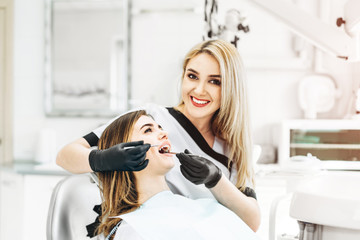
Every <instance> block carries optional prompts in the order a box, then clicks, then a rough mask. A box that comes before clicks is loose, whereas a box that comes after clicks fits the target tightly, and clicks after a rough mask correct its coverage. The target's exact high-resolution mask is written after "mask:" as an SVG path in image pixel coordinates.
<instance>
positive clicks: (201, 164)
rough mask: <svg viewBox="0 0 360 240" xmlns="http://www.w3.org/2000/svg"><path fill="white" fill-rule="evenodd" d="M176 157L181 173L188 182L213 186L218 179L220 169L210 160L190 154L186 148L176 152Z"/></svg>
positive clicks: (208, 186)
mask: <svg viewBox="0 0 360 240" xmlns="http://www.w3.org/2000/svg"><path fill="white" fill-rule="evenodd" d="M176 157H177V158H178V159H179V160H180V163H181V166H180V170H181V173H182V174H183V175H184V177H185V178H187V179H188V180H189V181H190V182H192V183H194V184H196V185H198V184H205V186H206V187H207V188H213V187H215V185H216V184H217V183H218V182H219V181H220V178H221V175H222V173H221V170H220V169H219V168H218V167H217V166H216V165H215V164H214V163H212V162H211V161H210V160H208V159H206V158H203V157H200V156H197V155H194V154H191V153H190V151H189V150H187V149H185V151H184V152H183V153H178V154H176Z"/></svg>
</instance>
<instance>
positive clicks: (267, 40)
mask: <svg viewBox="0 0 360 240" xmlns="http://www.w3.org/2000/svg"><path fill="white" fill-rule="evenodd" d="M199 2H200V3H201V4H199ZM164 3H167V1H165V2H164V1H159V0H157V1H152V2H151V4H150V3H148V1H133V4H134V7H135V8H138V9H140V8H146V9H148V8H154V7H156V8H163V9H169V8H173V6H171V5H170V6H166V4H165V5H164ZM242 3H245V1H243V2H242ZM178 4H184V6H185V7H186V6H187V4H194V5H195V7H196V8H197V9H199V10H198V11H197V12H195V13H186V12H184V13H178V12H176V11H175V12H170V13H164V14H162V15H160V14H156V12H153V13H147V14H138V15H136V13H135V15H134V21H133V29H134V30H133V33H132V38H133V42H132V55H133V62H132V67H131V74H132V80H133V83H132V91H131V95H132V98H133V100H132V103H133V104H134V105H138V104H141V103H143V102H148V101H151V102H156V103H160V104H163V105H173V104H176V102H177V99H178V91H177V89H178V84H179V83H178V81H179V79H180V78H179V75H180V66H181V59H182V56H183V55H184V54H185V52H186V51H187V50H188V49H189V48H190V46H192V45H194V44H195V43H197V42H199V41H200V40H201V34H202V33H201V31H202V24H201V23H200V22H199V21H200V20H201V19H202V10H201V7H202V2H201V1H193V2H192V1H185V2H184V1H178ZM227 6H231V7H237V8H241V7H242V6H243V5H242V4H239V3H238V2H237V1H230V0H227V1H224V5H222V6H221V7H222V8H224V9H225V8H226V7H227ZM310 7H313V6H310ZM248 11H249V24H250V26H254V27H253V28H252V30H251V31H252V32H253V33H254V34H253V35H251V34H248V35H244V36H243V39H242V40H240V41H241V43H242V44H243V45H242V47H241V48H240V52H241V53H242V54H243V58H244V62H245V65H246V66H247V70H248V71H247V73H248V82H249V91H250V106H251V114H252V116H251V117H252V122H253V129H254V140H255V143H259V144H270V145H272V144H274V143H275V142H274V138H276V136H277V134H276V133H274V132H273V130H272V129H273V126H274V125H276V124H278V123H279V122H280V121H281V120H282V119H291V118H301V117H302V111H301V109H300V107H299V105H298V101H297V86H298V83H299V80H300V79H301V77H303V76H304V75H305V74H307V73H309V72H311V66H312V58H311V56H312V55H311V53H312V50H311V49H312V47H311V46H309V45H306V44H305V45H304V46H305V47H304V48H305V50H309V49H310V51H300V52H295V51H294V50H293V47H292V44H293V41H299V39H297V38H294V37H293V35H292V34H290V33H289V31H288V30H287V29H286V28H285V27H284V26H283V25H281V24H278V23H277V22H276V20H274V19H272V18H271V17H270V16H268V15H266V14H258V13H256V14H253V11H256V10H254V7H252V8H249V10H248ZM250 20H251V21H250ZM43 27H44V3H43V0H32V1H26V0H15V31H14V32H15V36H14V39H15V49H14V58H15V59H14V61H15V62H14V106H15V107H14V157H15V159H16V160H33V159H34V158H35V157H36V151H37V150H36V148H37V144H38V137H39V134H40V132H41V130H42V129H44V128H50V129H53V130H55V132H56V133H57V137H56V140H57V141H56V142H57V149H59V148H60V147H61V146H63V145H64V144H66V143H68V142H70V141H72V140H74V139H76V138H78V137H80V136H82V135H84V134H86V133H88V132H89V131H91V130H92V129H93V128H95V127H96V126H98V125H99V124H102V123H104V122H105V121H107V119H99V118H86V119H85V118H55V117H53V118H48V117H46V116H45V115H44V107H43V106H44V103H43V99H44V94H43V90H44V89H43V86H44V84H43V72H44V71H43V70H44V64H43V53H44V40H43V39H44V28H43ZM248 36H249V37H248ZM300 42H301V40H300ZM284 46H285V48H284ZM306 52H309V53H310V54H308V55H306V54H305V56H303V55H304V53H306ZM324 62H325V63H324V65H325V71H329V72H330V73H331V74H333V75H334V77H336V80H337V84H338V86H341V88H342V90H343V93H344V95H343V96H348V95H349V94H348V93H349V92H350V93H351V91H353V89H354V86H355V85H356V84H358V82H357V83H356V81H357V80H356V81H355V79H356V78H355V75H354V76H352V75H351V74H352V73H353V72H355V71H356V70H355V69H356V67H357V65H354V64H344V63H343V62H340V60H336V59H332V58H329V57H327V56H326V55H325V60H324ZM155 63H156V64H155ZM334 66H336V68H334ZM356 74H357V75H356V76H357V79H358V78H359V72H358V71H357V72H356ZM154 88H155V89H156V90H155V91H149V89H154ZM351 101H352V99H350V98H349V97H345V98H342V99H341V100H340V101H338V102H337V105H336V107H335V108H334V110H332V111H331V112H330V113H326V114H322V115H321V116H320V117H323V118H324V117H326V118H342V117H344V116H345V115H346V114H347V113H348V112H350V111H352V107H351V104H350V103H351ZM345 106H350V107H349V109H344V107H345Z"/></svg>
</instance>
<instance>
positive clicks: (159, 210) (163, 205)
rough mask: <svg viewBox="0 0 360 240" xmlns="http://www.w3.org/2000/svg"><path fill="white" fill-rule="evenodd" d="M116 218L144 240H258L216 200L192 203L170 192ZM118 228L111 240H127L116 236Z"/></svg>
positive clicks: (234, 215) (118, 232)
mask: <svg viewBox="0 0 360 240" xmlns="http://www.w3.org/2000/svg"><path fill="white" fill-rule="evenodd" d="M118 218H122V219H123V223H124V222H126V224H128V225H130V226H131V228H132V229H133V230H134V231H136V233H137V235H139V237H141V238H142V239H144V240H155V239H156V240H161V239H164V240H165V239H166V240H168V239H182V240H183V239H187V240H192V239H193V240H202V239H207V240H208V239H214V240H215V239H216V240H218V239H227V240H231V239H247V240H252V239H258V237H257V236H256V234H255V233H254V232H253V231H252V230H251V229H250V228H249V227H248V226H247V225H246V224H245V223H244V222H243V221H242V220H241V219H240V218H239V217H238V216H237V215H236V214H235V213H233V212H232V211H230V210H229V209H227V208H226V207H224V206H222V205H221V204H219V203H218V202H217V201H216V200H214V199H198V200H192V199H188V198H185V197H183V196H180V195H177V194H173V193H172V192H170V191H163V192H160V193H158V194H156V195H155V196H153V197H152V198H150V199H149V200H148V201H146V202H145V203H144V204H142V205H141V207H139V208H138V209H137V210H135V211H134V212H131V213H127V214H123V215H120V216H118ZM123 223H122V224H123ZM122 224H121V225H122ZM121 225H120V228H119V229H118V231H117V234H116V236H115V238H114V239H115V240H116V239H123V238H124V239H127V237H126V236H120V235H121V233H122V231H121Z"/></svg>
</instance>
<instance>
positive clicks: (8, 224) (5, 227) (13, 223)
mask: <svg viewBox="0 0 360 240" xmlns="http://www.w3.org/2000/svg"><path fill="white" fill-rule="evenodd" d="M22 203H23V178H22V176H21V175H18V174H15V173H11V172H5V171H1V172H0V240H9V239H18V237H19V236H18V234H19V229H21V228H22V220H21V218H22V211H23V204H22ZM15 235H16V237H15Z"/></svg>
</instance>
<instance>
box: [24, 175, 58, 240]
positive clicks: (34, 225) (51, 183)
mask: <svg viewBox="0 0 360 240" xmlns="http://www.w3.org/2000/svg"><path fill="white" fill-rule="evenodd" d="M63 177H64V176H50V175H24V176H23V178H24V190H23V193H24V201H23V206H24V211H23V238H22V239H24V240H25V239H37V240H46V220H47V213H48V209H49V203H50V198H51V194H52V191H53V189H54V187H55V186H56V184H57V183H58V182H59V181H60V180H61V179H62V178H63Z"/></svg>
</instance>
